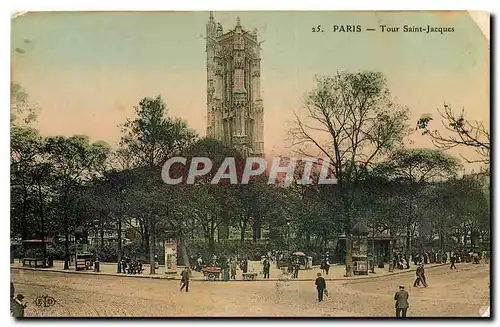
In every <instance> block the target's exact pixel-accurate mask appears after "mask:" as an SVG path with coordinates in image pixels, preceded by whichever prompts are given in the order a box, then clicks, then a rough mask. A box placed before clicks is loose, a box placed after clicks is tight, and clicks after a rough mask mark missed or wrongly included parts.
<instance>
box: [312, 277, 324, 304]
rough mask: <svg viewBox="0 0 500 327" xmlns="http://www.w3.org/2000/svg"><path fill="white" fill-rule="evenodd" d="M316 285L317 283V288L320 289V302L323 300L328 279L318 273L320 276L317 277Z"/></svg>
mask: <svg viewBox="0 0 500 327" xmlns="http://www.w3.org/2000/svg"><path fill="white" fill-rule="evenodd" d="M314 285H316V290H318V302H322V301H323V293H324V292H325V289H326V281H325V279H324V278H323V277H321V273H318V278H316V281H315V282H314Z"/></svg>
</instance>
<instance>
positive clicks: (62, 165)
mask: <svg viewBox="0 0 500 327" xmlns="http://www.w3.org/2000/svg"><path fill="white" fill-rule="evenodd" d="M44 149H45V151H46V153H47V160H48V161H49V162H50V163H51V164H52V167H53V168H54V172H53V173H54V185H53V189H54V191H55V196H54V197H55V201H56V203H57V209H56V210H57V211H58V215H59V217H60V219H61V223H62V231H63V234H64V237H65V243H64V248H65V260H64V269H69V255H70V254H69V236H70V232H71V231H72V229H74V228H76V227H77V226H76V223H77V221H78V215H79V213H78V212H76V211H75V210H74V209H75V207H76V205H77V204H79V203H81V202H79V201H80V200H81V199H80V197H81V189H80V187H81V185H82V183H83V182H85V181H88V180H91V179H92V178H94V177H95V176H96V175H97V174H98V173H99V172H100V171H102V170H103V166H104V165H105V163H106V159H107V156H108V154H109V152H110V148H109V146H108V145H107V144H105V143H104V142H95V143H90V142H89V139H88V138H87V137H86V136H72V137H68V138H66V137H62V136H55V137H49V138H47V139H46V140H45V144H44ZM71 218H76V219H77V220H74V219H71Z"/></svg>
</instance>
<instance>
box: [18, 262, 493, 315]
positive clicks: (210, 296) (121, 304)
mask: <svg viewBox="0 0 500 327" xmlns="http://www.w3.org/2000/svg"><path fill="white" fill-rule="evenodd" d="M489 267H490V266H489V265H487V264H479V265H475V264H469V263H463V264H459V265H458V269H457V270H450V269H449V266H448V265H446V266H440V267H433V268H429V269H427V272H426V275H427V279H428V283H429V286H428V287H427V288H423V287H412V283H413V280H414V278H415V272H414V271H410V272H405V273H401V274H395V275H387V276H382V277H378V278H365V279H355V280H347V279H344V280H334V281H327V288H328V290H329V292H330V294H329V297H326V299H325V301H324V302H323V303H318V302H317V300H316V290H315V287H314V283H313V282H312V281H303V280H298V281H276V280H274V281H271V280H270V281H261V280H259V281H230V282H208V281H196V280H194V281H192V282H191V283H190V289H189V292H188V293H186V292H180V291H179V281H178V280H167V279H151V278H139V277H135V278H134V277H128V278H127V277H118V276H116V277H115V276H105V275H102V276H100V275H93V274H64V273H60V272H51V271H35V270H22V269H11V281H12V282H13V283H14V285H15V287H16V293H21V294H23V295H24V296H25V297H26V298H25V300H26V301H27V302H28V307H27V308H26V317H172V316H176V317H196V316H211V317H247V316H251V317H258V316H268V317H290V316H302V317H303V316H305V317H393V316H394V301H393V297H394V293H395V291H397V287H398V285H399V284H404V285H405V286H406V288H407V290H408V292H409V294H410V297H409V302H410V309H409V311H408V316H409V317H480V310H481V308H482V307H485V306H489V305H490V287H489V283H490V271H489ZM316 270H317V271H319V270H318V269H316ZM44 295H47V296H51V297H53V298H54V299H55V300H56V302H57V303H56V304H55V305H54V306H52V307H47V308H44V307H38V306H36V305H35V304H34V300H35V299H36V298H37V297H40V296H44Z"/></svg>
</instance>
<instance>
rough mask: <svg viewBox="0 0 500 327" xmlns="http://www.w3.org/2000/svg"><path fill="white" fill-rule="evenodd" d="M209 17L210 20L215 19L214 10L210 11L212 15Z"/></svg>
mask: <svg viewBox="0 0 500 327" xmlns="http://www.w3.org/2000/svg"><path fill="white" fill-rule="evenodd" d="M208 19H209V20H214V12H213V11H211V12H210V16H209V18H208Z"/></svg>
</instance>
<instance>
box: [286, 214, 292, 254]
mask: <svg viewBox="0 0 500 327" xmlns="http://www.w3.org/2000/svg"><path fill="white" fill-rule="evenodd" d="M286 225H287V232H286V234H287V246H288V252H290V241H291V240H290V222H289V221H287V222H286Z"/></svg>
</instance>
